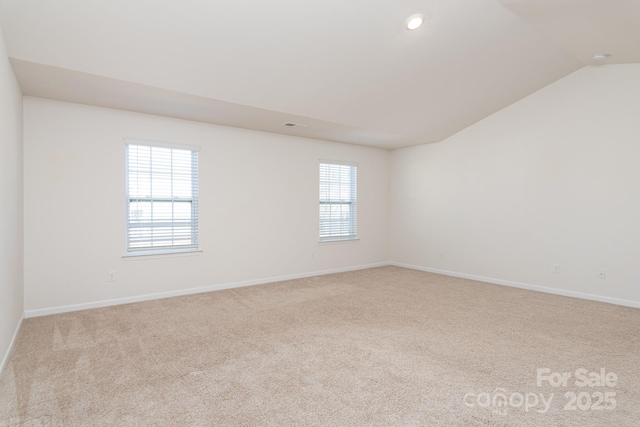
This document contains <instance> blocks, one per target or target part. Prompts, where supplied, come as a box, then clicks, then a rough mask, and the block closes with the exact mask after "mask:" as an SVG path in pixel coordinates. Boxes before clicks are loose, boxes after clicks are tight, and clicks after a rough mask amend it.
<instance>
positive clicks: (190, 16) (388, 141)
mask: <svg viewBox="0 0 640 427" xmlns="http://www.w3.org/2000/svg"><path fill="white" fill-rule="evenodd" d="M414 13H422V14H424V15H425V17H426V21H425V24H424V25H423V26H422V27H421V28H419V29H417V30H415V31H408V30H407V29H406V28H405V26H404V25H405V21H406V19H407V17H409V16H410V15H412V14H414ZM0 24H1V25H2V28H3V31H4V36H5V42H6V44H7V49H8V52H9V56H10V59H11V62H12V64H13V68H14V71H15V72H16V76H17V77H18V81H19V83H20V86H21V88H22V91H23V93H24V94H25V95H31V96H39V97H44V98H51V99H59V100H63V101H71V102H78V103H83V104H89V105H98V106H103V107H110V108H119V109H124V110H131V111H139V112H144V113H151V114H158V115H164V116H169V117H177V118H182V119H189V120H197V121H202V122H209V123H219V124H224V125H230V126H237V127H243V128H249V129H257V130H264V131H268V132H276V133H283V134H292V135H300V136H308V137H312V138H320V139H326V140H331V141H339V142H347V143H354V144H361V145H369V146H374V147H381V148H389V149H392V148H399V147H404V146H409V145H416V144H423V143H431V142H437V141H440V140H442V139H444V138H446V137H448V136H450V135H452V134H454V133H456V132H458V131H460V130H462V129H464V128H465V127H467V126H469V125H471V124H473V123H475V122H477V121H478V120H481V119H483V118H484V117H486V116H488V115H490V114H492V113H494V112H495V111H497V110H499V109H501V108H504V107H505V106H507V105H509V104H511V103H513V102H515V101H517V100H519V99H521V98H523V97H525V96H527V95H529V94H531V93H533V92H535V91H536V90H538V89H540V88H542V87H544V86H546V85H548V84H550V83H552V82H554V81H556V80H558V79H560V78H562V77H564V76H566V75H567V74H570V73H571V72H573V71H575V70H577V69H579V68H581V67H583V66H585V65H590V64H594V63H595V62H594V60H593V59H592V57H593V54H595V53H607V54H611V55H612V56H611V57H609V58H608V59H607V60H606V61H605V62H606V63H625V62H640V48H639V47H638V46H639V45H640V44H639V43H638V41H639V40H640V0H394V1H391V0H386V1H385V0H351V1H344V0H306V1H299V0H271V1H269V2H265V1H262V0H235V1H221V0H182V1H180V2H175V1H168V0H109V1H101V0H55V1H51V0H29V1H25V0H0ZM289 121H292V122H296V123H301V124H305V125H307V127H301V128H288V127H285V126H282V123H284V122H289Z"/></svg>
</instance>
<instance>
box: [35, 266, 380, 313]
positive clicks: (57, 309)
mask: <svg viewBox="0 0 640 427" xmlns="http://www.w3.org/2000/svg"><path fill="white" fill-rule="evenodd" d="M385 265H389V263H388V262H379V263H376V264H365V265H357V266H353V267H344V268H335V269H331V270H322V271H312V272H309V273H299V274H290V275H286V276H276V277H267V278H264V279H254V280H244V281H240V282H231V283H222V284H219V285H211V286H202V287H198V288H190V289H180V290H175V291H167V292H158V293H153V294H146V295H139V296H133V297H124V298H114V299H110V300H103V301H95V302H89V303H84V304H74V305H65V306H60V307H50V308H37V309H34V310H25V312H24V317H25V318H30V317H40V316H48V315H50V314H59V313H68V312H71V311H79V310H88V309H91V308H100V307H110V306H113V305H120V304H130V303H134V302H142V301H151V300H155V299H161V298H170V297H177V296H183V295H192V294H200V293H203V292H212V291H220V290H223V289H232V288H241V287H244V286H252V285H262V284H265V283H273V282H282V281H284V280H293V279H303V278H305V277H313V276H322V275H325V274H333V273H344V272H347V271H355V270H364V269H367V268H373V267H383V266H385Z"/></svg>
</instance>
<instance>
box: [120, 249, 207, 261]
mask: <svg viewBox="0 0 640 427" xmlns="http://www.w3.org/2000/svg"><path fill="white" fill-rule="evenodd" d="M202 252H203V251H202V249H189V250H181V251H178V250H172V251H164V252H160V251H158V252H153V251H140V252H128V253H127V252H125V253H123V254H122V258H123V259H124V260H125V261H135V260H143V259H157V258H174V257H183V256H194V255H200V254H201V253H202Z"/></svg>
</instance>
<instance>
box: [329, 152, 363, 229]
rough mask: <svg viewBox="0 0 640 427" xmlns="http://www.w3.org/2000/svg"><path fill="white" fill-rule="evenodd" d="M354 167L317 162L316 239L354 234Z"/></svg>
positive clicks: (355, 212)
mask: <svg viewBox="0 0 640 427" xmlns="http://www.w3.org/2000/svg"><path fill="white" fill-rule="evenodd" d="M357 178H358V167H357V166H355V165H350V164H340V163H326V162H320V240H321V241H329V240H350V239H355V238H356V237H357V230H358V227H357V225H358V223H357V216H358V215H357V213H358V208H357V193H358V191H357V190H358V188H357Z"/></svg>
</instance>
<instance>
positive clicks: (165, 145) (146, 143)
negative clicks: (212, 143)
mask: <svg viewBox="0 0 640 427" xmlns="http://www.w3.org/2000/svg"><path fill="white" fill-rule="evenodd" d="M123 139H124V143H125V145H144V146H147V147H161V148H174V149H176V150H189V151H200V146H199V145H190V144H183V143H181V142H168V141H153V140H150V139H138V138H123Z"/></svg>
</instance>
